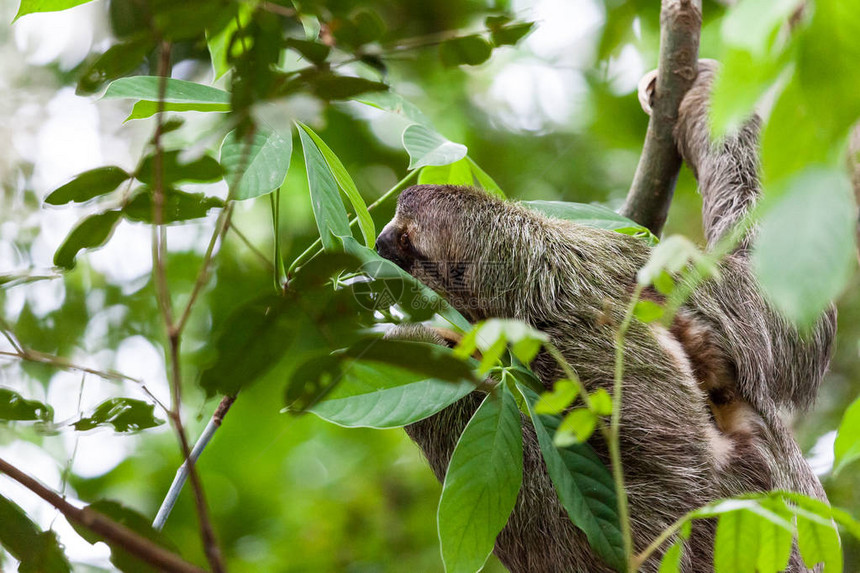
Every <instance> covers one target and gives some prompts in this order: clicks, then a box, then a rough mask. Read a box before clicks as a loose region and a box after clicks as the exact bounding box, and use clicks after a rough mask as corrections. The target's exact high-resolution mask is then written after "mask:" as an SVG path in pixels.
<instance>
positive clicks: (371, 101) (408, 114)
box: [355, 92, 433, 129]
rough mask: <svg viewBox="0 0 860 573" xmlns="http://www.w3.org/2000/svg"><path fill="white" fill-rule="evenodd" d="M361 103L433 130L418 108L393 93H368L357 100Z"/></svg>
mask: <svg viewBox="0 0 860 573" xmlns="http://www.w3.org/2000/svg"><path fill="white" fill-rule="evenodd" d="M355 101H357V102H359V103H363V104H364V105H369V106H371V107H375V108H376V109H381V110H383V111H387V112H389V113H392V114H394V115H398V116H400V117H402V118H403V119H405V120H408V121H409V122H410V123H418V124H421V125H423V126H425V127H427V128H428V129H433V126H432V123H431V122H430V120H429V119H428V118H427V116H426V115H424V113H423V112H422V111H421V110H420V109H418V106H416V105H415V104H413V103H412V102H410V101H409V100H407V99H406V98H404V97H403V96H401V95H400V94H396V93H393V92H368V93H365V94H361V95H360V96H359V97H357V98H356V99H355Z"/></svg>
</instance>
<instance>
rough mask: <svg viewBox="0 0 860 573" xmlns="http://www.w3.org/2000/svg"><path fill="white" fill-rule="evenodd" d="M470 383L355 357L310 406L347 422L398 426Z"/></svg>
mask: <svg viewBox="0 0 860 573" xmlns="http://www.w3.org/2000/svg"><path fill="white" fill-rule="evenodd" d="M474 389H475V384H474V383H473V382H471V381H469V380H463V381H461V382H459V383H451V382H447V381H444V380H439V379H436V378H425V377H424V375H422V374H416V373H415V372H412V371H410V370H407V369H405V368H400V367H396V366H391V365H389V364H383V363H379V362H368V361H364V360H355V361H353V362H351V363H350V367H349V369H347V370H345V371H344V372H343V378H342V379H341V381H340V384H338V386H337V387H336V388H335V389H334V390H333V391H332V392H331V393H330V394H328V395H327V396H326V398H325V399H324V400H322V401H320V402H318V403H317V404H316V405H315V406H313V407H311V408H310V410H309V411H310V412H311V413H313V414H316V415H317V416H319V417H320V418H322V419H323V420H327V421H329V422H333V423H335V424H338V425H340V426H346V427H350V428H355V427H362V428H380V429H382V428H399V427H401V426H405V425H407V424H413V423H415V422H417V421H419V420H423V419H424V418H427V417H428V416H432V415H433V414H435V413H437V412H439V411H440V410H443V409H444V408H447V407H448V406H450V405H451V404H453V403H454V402H456V401H457V400H459V399H460V398H462V397H463V396H466V395H467V394H469V393H470V392H472V391H473V390H474Z"/></svg>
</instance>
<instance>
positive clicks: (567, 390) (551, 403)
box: [535, 380, 579, 415]
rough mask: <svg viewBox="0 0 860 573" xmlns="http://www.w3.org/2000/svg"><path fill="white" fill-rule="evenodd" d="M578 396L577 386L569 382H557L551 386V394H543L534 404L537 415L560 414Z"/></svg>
mask: <svg viewBox="0 0 860 573" xmlns="http://www.w3.org/2000/svg"><path fill="white" fill-rule="evenodd" d="M578 394H579V386H577V385H576V384H574V383H573V382H572V381H570V380H558V381H557V382H556V383H555V384H553V386H552V391H551V392H544V393H543V394H541V396H540V400H538V401H537V403H536V404H535V413H537V414H551V415H555V414H561V413H562V412H564V411H565V410H567V409H568V408H569V407H570V405H571V404H573V401H574V400H576V396H577V395H578Z"/></svg>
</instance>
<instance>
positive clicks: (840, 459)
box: [833, 398, 860, 475]
mask: <svg viewBox="0 0 860 573" xmlns="http://www.w3.org/2000/svg"><path fill="white" fill-rule="evenodd" d="M833 453H834V455H835V458H836V459H835V462H834V468H833V473H834V475H835V474H838V473H839V472H840V471H842V469H843V468H844V467H845V466H847V465H848V464H850V463H851V462H853V461H855V460H857V459H860V398H857V399H856V400H854V402H853V403H852V404H851V405H850V406H848V409H847V410H845V414H844V415H843V416H842V423H841V424H839V433H838V434H837V435H836V443H835V444H833Z"/></svg>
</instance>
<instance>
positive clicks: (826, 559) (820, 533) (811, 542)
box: [795, 510, 843, 573]
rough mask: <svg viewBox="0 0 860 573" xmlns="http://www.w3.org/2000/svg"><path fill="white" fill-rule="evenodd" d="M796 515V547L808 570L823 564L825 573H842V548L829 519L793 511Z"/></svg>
mask: <svg viewBox="0 0 860 573" xmlns="http://www.w3.org/2000/svg"><path fill="white" fill-rule="evenodd" d="M795 511H796V513H797V547H798V548H799V549H800V555H801V557H803V562H804V563H805V564H806V566H807V567H809V568H810V569H811V568H812V567H814V566H815V565H816V564H817V563H824V570H825V571H826V572H827V573H841V572H842V565H843V564H842V546H841V544H840V542H839V534H838V533H837V532H836V528H834V527H833V525H832V524H831V523H830V520H829V519H826V518H824V517H821V516H819V515H815V514H811V513H807V512H805V511H800V510H795Z"/></svg>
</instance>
